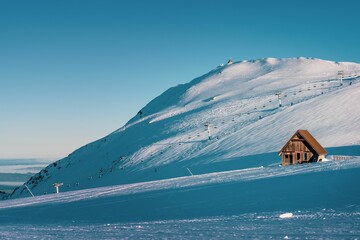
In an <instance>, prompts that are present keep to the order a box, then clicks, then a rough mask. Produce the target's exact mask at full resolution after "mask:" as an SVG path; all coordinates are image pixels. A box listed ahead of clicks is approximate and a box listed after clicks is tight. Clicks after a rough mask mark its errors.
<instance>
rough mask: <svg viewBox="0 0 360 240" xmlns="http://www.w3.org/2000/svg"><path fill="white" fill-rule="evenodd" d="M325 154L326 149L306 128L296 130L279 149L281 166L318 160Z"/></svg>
mask: <svg viewBox="0 0 360 240" xmlns="http://www.w3.org/2000/svg"><path fill="white" fill-rule="evenodd" d="M325 154H327V152H326V150H325V149H324V148H323V147H322V146H321V145H320V143H319V142H318V141H316V139H315V138H314V137H313V136H312V135H311V134H310V133H309V132H308V131H307V130H297V131H296V133H295V134H294V135H293V136H292V137H291V138H290V140H289V141H288V142H287V143H286V144H285V146H284V147H283V148H282V149H281V150H280V151H279V155H280V156H281V164H282V165H283V166H286V165H291V164H298V163H309V162H319V161H321V160H322V159H323V158H324V157H325Z"/></svg>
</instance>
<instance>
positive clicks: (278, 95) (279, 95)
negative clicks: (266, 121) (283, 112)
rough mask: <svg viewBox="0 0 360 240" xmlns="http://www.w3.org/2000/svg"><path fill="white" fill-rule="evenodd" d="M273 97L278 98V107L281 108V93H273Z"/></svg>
mask: <svg viewBox="0 0 360 240" xmlns="http://www.w3.org/2000/svg"><path fill="white" fill-rule="evenodd" d="M275 95H276V96H277V97H278V101H279V107H282V104H281V92H278V93H275Z"/></svg>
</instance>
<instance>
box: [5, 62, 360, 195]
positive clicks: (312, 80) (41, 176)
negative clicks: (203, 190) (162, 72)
mask: <svg viewBox="0 0 360 240" xmlns="http://www.w3.org/2000/svg"><path fill="white" fill-rule="evenodd" d="M339 71H343V72H344V75H343V76H342V78H343V84H342V85H341V84H340V77H339V75H338V72H339ZM359 74H360V65H359V64H356V63H343V62H341V63H339V62H331V61H324V60H320V59H308V58H293V59H274V58H266V59H260V60H254V61H241V62H237V63H234V64H231V65H225V66H221V67H218V68H216V69H214V70H212V71H210V72H209V73H207V74H205V75H203V76H201V77H199V78H196V79H194V80H193V81H191V82H189V83H187V84H183V85H178V86H176V87H173V88H170V89H169V90H167V91H165V92H164V93H163V94H161V95H160V96H158V97H157V98H155V99H154V100H153V101H151V102H150V103H149V104H147V105H146V106H145V107H144V108H143V109H141V114H140V113H139V114H137V115H136V116H134V117H133V118H132V119H131V120H130V121H129V122H128V123H127V124H126V125H125V126H123V127H122V128H120V129H118V130H116V131H114V132H113V133H111V134H109V135H108V136H106V137H104V138H102V139H99V140H97V141H95V142H92V143H89V144H87V145H86V146H83V147H81V148H80V149H78V150H76V151H74V152H73V153H71V154H70V155H69V156H68V157H65V158H63V159H61V160H59V161H57V162H55V163H53V164H51V165H49V166H48V167H47V168H45V169H43V170H42V171H41V172H39V173H38V174H37V175H35V176H34V177H32V178H31V179H30V180H29V181H28V182H27V183H26V184H27V186H28V187H29V188H30V189H31V191H32V192H33V193H34V194H35V195H36V196H39V195H43V194H49V193H52V192H53V191H54V189H53V187H52V184H53V183H54V182H63V183H64V186H62V187H61V188H60V191H61V192H65V191H74V190H80V189H87V188H94V187H101V186H109V185H117V184H128V183H136V182H144V181H154V180H159V179H166V178H175V177H183V176H187V175H189V171H188V170H187V168H189V169H191V170H192V171H193V172H194V173H195V174H196V171H198V173H209V172H211V171H212V172H217V171H220V170H222V169H221V168H222V166H225V165H226V164H227V163H226V162H229V161H230V162H237V161H241V160H242V157H244V156H249V155H254V154H262V153H269V152H276V151H278V150H279V149H280V148H281V147H282V145H283V144H284V143H285V142H286V141H287V140H288V139H289V137H290V136H291V135H292V134H293V133H294V132H295V131H296V130H297V129H307V130H309V131H310V132H311V133H312V134H313V135H314V136H315V138H316V139H317V140H318V141H319V142H320V143H321V144H322V145H323V146H324V147H335V146H351V145H353V146H358V145H360V134H359V132H360V124H359V122H360V108H358V107H357V105H356V103H357V102H360V94H359V93H360V84H359V80H360V77H359ZM277 93H278V94H280V95H279V96H280V98H281V107H280V106H279V101H278V95H275V94H277ZM205 124H207V125H208V126H209V133H210V135H208V134H209V133H208V129H207V128H206V127H205ZM209 136H210V137H209ZM344 154H345V155H346V153H344ZM269 161H270V162H272V163H273V164H276V162H280V158H279V159H277V156H276V155H273V158H272V159H269ZM221 163H223V164H221ZM230 165H231V164H229V165H228V166H230ZM235 165H236V164H235ZM253 165H254V166H259V165H258V164H253ZM217 166H218V167H219V168H217ZM236 166H237V167H238V166H239V165H236ZM244 167H247V166H246V163H245V162H244V165H243V166H241V168H244ZM234 169H236V168H233V169H227V170H234ZM207 170H209V172H207ZM210 170H211V171H210ZM27 196H30V194H29V192H28V191H27V190H26V188H25V187H24V186H23V187H20V188H18V189H17V190H16V191H15V192H14V193H13V195H12V198H16V197H27Z"/></svg>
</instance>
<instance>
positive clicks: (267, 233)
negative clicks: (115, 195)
mask: <svg viewBox="0 0 360 240" xmlns="http://www.w3.org/2000/svg"><path fill="white" fill-rule="evenodd" d="M278 215H279V212H271V213H268V212H265V213H246V214H240V215H232V216H216V217H210V218H196V219H193V218H192V219H181V220H162V221H151V222H130V223H102V224H100V223H99V224H79V223H76V222H67V223H62V224H60V225H59V224H42V225H34V224H16V225H14V224H9V225H5V226H4V225H0V238H1V239H9V240H10V239H11V240H12V239H316V240H318V239H358V238H359V236H360V209H359V208H354V207H349V208H346V209H343V210H342V211H339V210H335V209H315V210H312V211H296V213H295V214H294V217H293V218H292V219H280V218H278V217H277V216H278ZM286 237H287V238H286Z"/></svg>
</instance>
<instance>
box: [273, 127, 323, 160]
mask: <svg viewBox="0 0 360 240" xmlns="http://www.w3.org/2000/svg"><path fill="white" fill-rule="evenodd" d="M298 134H299V135H300V136H301V137H302V138H303V139H304V140H305V141H306V142H307V143H308V144H309V145H310V146H311V148H313V149H314V151H315V152H316V153H317V154H318V155H324V154H327V151H326V150H325V149H324V148H323V147H322V146H321V145H320V143H319V142H318V141H316V139H315V138H314V137H313V136H312V135H311V134H310V133H309V132H308V131H307V130H301V129H299V130H297V131H296V132H295V133H294V135H292V137H291V138H290V139H289V140H288V141H287V142H286V144H285V145H284V146H283V147H282V148H281V150H280V151H279V155H280V154H281V152H282V151H283V150H284V149H285V148H286V146H287V145H288V144H289V142H290V141H291V140H292V139H294V138H295V137H296V136H297V135H298Z"/></svg>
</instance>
